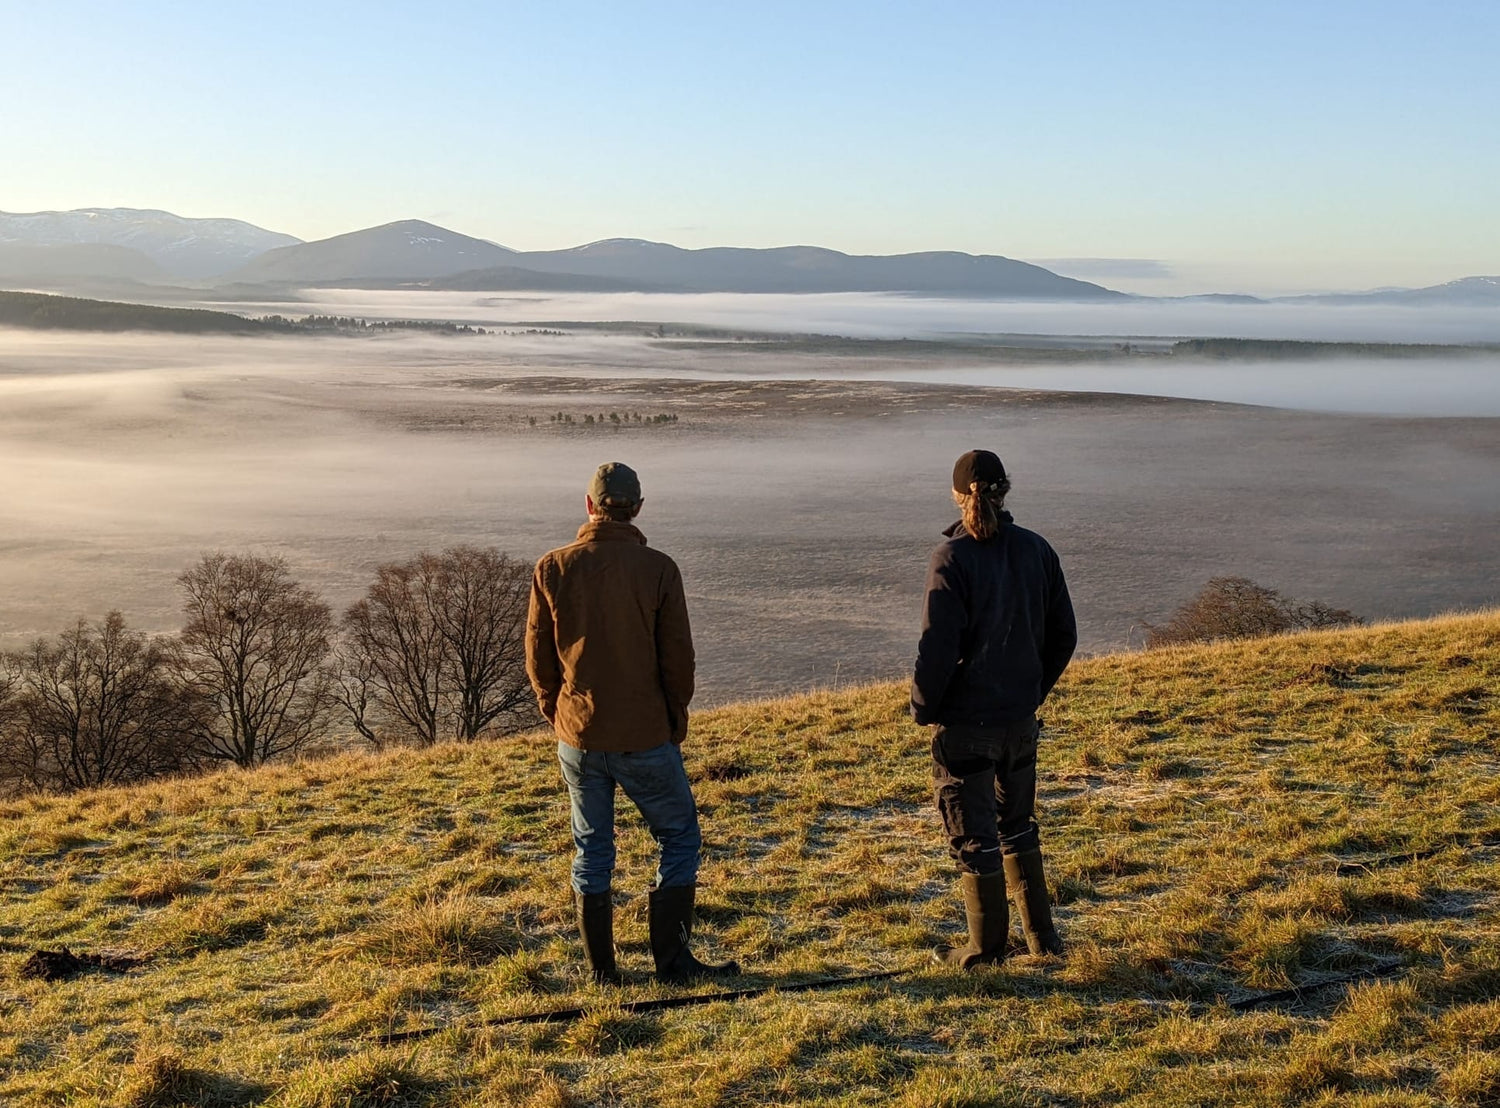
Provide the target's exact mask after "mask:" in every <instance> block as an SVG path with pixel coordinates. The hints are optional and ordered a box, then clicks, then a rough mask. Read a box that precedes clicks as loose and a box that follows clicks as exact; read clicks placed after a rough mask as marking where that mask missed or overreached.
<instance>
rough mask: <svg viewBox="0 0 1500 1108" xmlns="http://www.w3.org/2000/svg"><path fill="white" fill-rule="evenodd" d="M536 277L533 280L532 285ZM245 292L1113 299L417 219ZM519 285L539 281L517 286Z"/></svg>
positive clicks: (273, 258) (308, 250)
mask: <svg viewBox="0 0 1500 1108" xmlns="http://www.w3.org/2000/svg"><path fill="white" fill-rule="evenodd" d="M539 274H540V275H545V277H542V278H538V277H537V276H535V275H539ZM230 279H232V280H235V281H239V282H245V283H253V284H269V283H281V284H286V285H292V286H307V285H314V284H319V283H332V284H335V285H343V286H348V285H350V284H356V285H358V286H359V287H365V288H370V287H382V288H401V287H409V286H410V283H411V282H413V281H415V280H421V281H424V282H426V283H425V284H424V286H423V287H427V288H434V289H439V288H442V289H463V290H483V289H517V288H525V287H538V288H544V289H548V288H550V289H572V290H585V291H632V290H633V291H668V290H670V291H678V292H758V293H809V292H913V293H929V294H951V295H960V296H994V297H1030V298H1039V299H1040V298H1048V299H1066V300H1078V299H1091V300H1093V299H1116V298H1122V297H1123V294H1122V293H1117V292H1113V291H1111V290H1110V289H1106V288H1103V287H1102V286H1100V285H1094V284H1090V283H1089V282H1087V281H1077V280H1074V279H1072V278H1069V277H1060V276H1058V275H1057V274H1055V273H1053V272H1051V271H1050V270H1046V269H1043V268H1041V267H1040V266H1035V265H1030V264H1028V263H1026V262H1018V261H1014V260H1013V259H1010V258H1002V257H997V256H994V255H973V254H961V253H957V252H952V251H946V252H928V253H918V254H898V255H892V256H860V255H849V254H842V253H840V252H838V251H837V250H825V249H822V248H820V247H813V246H786V247H777V248H774V249H769V250H753V249H745V248H738V247H710V248H707V249H702V250H685V249H683V248H681V247H677V246H670V245H668V244H666V243H660V242H646V241H644V240H641V239H605V240H603V241H600V242H594V243H589V244H588V245H586V246H579V247H575V248H573V249H571V250H539V251H514V250H508V249H506V248H505V247H503V246H497V245H495V244H494V243H490V242H486V241H484V240H482V239H475V238H470V237H469V236H467V235H461V234H459V233H458V232H456V231H450V230H448V229H447V228H444V227H437V226H435V225H433V224H431V223H424V222H422V221H420V220H404V221H401V222H399V223H388V224H385V225H384V226H381V227H372V228H369V229H367V230H364V231H354V232H351V233H349V234H346V235H337V236H335V237H333V238H328V239H322V240H319V241H317V242H309V243H302V244H300V245H297V246H288V247H283V248H281V249H278V250H272V251H268V252H267V253H265V254H263V255H261V256H260V257H258V258H256V259H254V260H253V261H251V262H250V263H248V264H247V265H245V266H242V267H241V268H240V269H238V270H236V271H234V273H232V274H230ZM527 281H540V282H541V283H539V284H531V285H528V284H527V283H526V282H527Z"/></svg>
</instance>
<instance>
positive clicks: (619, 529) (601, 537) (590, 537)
mask: <svg viewBox="0 0 1500 1108" xmlns="http://www.w3.org/2000/svg"><path fill="white" fill-rule="evenodd" d="M578 541H579V542H635V543H640V544H641V545H642V546H645V545H646V536H645V535H643V534H641V532H640V530H639V529H638V528H637V527H636V525H635V524H633V523H621V522H620V521H619V520H615V519H591V520H589V521H588V522H587V523H585V524H584V525H583V526H582V527H580V528H579V529H578Z"/></svg>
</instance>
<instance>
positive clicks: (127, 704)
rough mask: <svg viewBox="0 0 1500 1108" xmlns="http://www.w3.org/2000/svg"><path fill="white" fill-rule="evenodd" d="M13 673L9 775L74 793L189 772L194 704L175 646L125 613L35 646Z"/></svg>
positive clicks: (7, 753)
mask: <svg viewBox="0 0 1500 1108" xmlns="http://www.w3.org/2000/svg"><path fill="white" fill-rule="evenodd" d="M11 668H12V676H11V678H10V681H9V682H8V683H9V684H10V685H11V686H12V687H11V691H10V694H9V700H10V703H11V715H12V717H13V718H11V720H10V723H9V726H8V727H7V728H6V732H7V735H6V739H7V741H6V745H5V759H4V760H5V766H4V771H5V773H6V774H7V776H10V777H11V778H12V779H13V780H14V781H16V782H18V783H24V784H25V785H29V786H30V787H32V788H37V789H58V790H64V791H71V790H74V789H86V788H94V787H96V786H100V785H117V784H128V783H130V782H134V781H142V780H145V779H147V778H150V777H155V776H159V775H161V774H164V773H172V772H177V771H180V770H183V769H185V768H188V767H189V765H190V763H191V758H190V756H189V753H188V744H189V741H190V731H191V725H192V721H193V711H192V704H191V702H190V698H189V697H188V695H187V694H186V693H185V691H184V690H183V689H182V688H181V687H180V686H179V685H178V684H177V683H176V681H175V680H174V678H173V674H172V669H171V650H170V648H169V647H168V645H167V644H165V643H163V642H162V641H161V640H159V639H153V638H148V637H147V636H145V635H143V634H141V633H139V632H133V631H130V630H128V629H127V628H126V626H125V620H124V618H123V617H122V616H121V615H120V613H119V612H110V613H109V615H108V616H106V617H105V619H104V621H103V622H102V623H99V624H94V625H90V624H89V623H88V622H87V621H86V620H82V619H80V620H79V621H78V622H77V623H76V624H75V625H74V626H73V627H71V628H69V629H68V630H67V631H65V632H63V634H62V635H60V636H59V637H58V639H57V641H56V642H49V641H47V640H45V639H39V640H37V641H36V642H34V643H33V644H32V645H31V646H30V648H28V649H27V650H25V651H24V652H22V653H21V654H19V655H17V656H15V657H14V659H12V662H11ZM3 680H4V679H3V678H0V681H3Z"/></svg>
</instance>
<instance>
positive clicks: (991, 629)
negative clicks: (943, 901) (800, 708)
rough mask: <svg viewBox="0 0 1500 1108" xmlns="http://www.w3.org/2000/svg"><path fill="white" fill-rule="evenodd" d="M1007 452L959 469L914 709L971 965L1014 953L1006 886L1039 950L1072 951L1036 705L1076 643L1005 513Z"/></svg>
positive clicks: (1045, 569) (946, 953) (936, 559)
mask: <svg viewBox="0 0 1500 1108" xmlns="http://www.w3.org/2000/svg"><path fill="white" fill-rule="evenodd" d="M1009 491H1010V479H1009V478H1008V477H1007V475H1006V473H1005V467H1004V466H1003V465H1002V464H1001V462H1000V459H999V457H997V456H996V455H995V454H992V453H991V452H990V451H988V450H971V451H969V452H968V453H967V454H965V455H963V457H961V458H959V459H958V463H957V464H956V465H955V466H954V467H953V499H954V501H955V502H956V503H957V504H958V506H959V508H960V509H961V511H962V514H963V518H962V519H961V520H960V521H959V522H958V523H955V524H954V525H953V526H952V527H950V528H948V530H947V531H945V532H944V534H946V535H947V536H948V541H947V542H945V543H943V544H942V545H941V546H939V547H938V548H937V549H936V550H935V551H933V554H932V561H931V563H930V565H929V566H928V570H927V588H926V599H925V601H924V606H923V611H922V638H921V642H920V643H919V644H918V646H917V663H916V670H915V673H914V676H913V678H912V690H911V712H912V718H914V719H915V720H916V721H917V722H918V723H920V724H928V725H933V726H934V732H933V737H932V774H933V790H934V793H935V794H936V799H937V806H938V811H939V813H940V814H941V815H942V819H943V828H944V830H945V832H946V833H947V835H948V840H949V846H950V850H951V852H952V854H953V857H954V859H955V861H957V863H958V868H959V873H960V881H961V883H962V887H963V901H964V914H965V916H966V917H967V920H968V925H969V941H968V943H967V944H966V945H964V946H957V947H939V948H938V949H937V950H936V951H934V952H933V956H934V958H936V959H937V960H938V961H940V962H944V963H947V964H950V965H954V966H959V967H961V968H963V969H969V968H971V967H973V966H976V965H982V964H985V963H995V962H999V961H1001V960H1002V959H1003V958H1004V957H1005V947H1006V940H1007V937H1008V934H1009V930H1010V919H1009V912H1008V909H1007V905H1006V891H1007V889H1009V894H1010V897H1011V899H1012V900H1014V902H1015V906H1016V914H1017V915H1018V916H1019V918H1020V922H1021V927H1022V930H1023V931H1024V932H1025V935H1026V944H1027V947H1028V948H1029V949H1030V951H1031V953H1033V954H1053V955H1061V954H1062V952H1063V945H1062V939H1061V938H1060V937H1059V935H1058V933H1057V929H1056V927H1054V925H1053V923H1052V911H1051V908H1050V906H1049V901H1048V895H1047V884H1046V879H1045V876H1044V874H1043V871H1042V846H1041V838H1040V834H1039V832H1038V829H1037V822H1036V816H1035V800H1036V755H1037V739H1038V737H1039V736H1040V733H1041V725H1040V723H1039V722H1038V720H1037V717H1036V713H1037V709H1038V708H1039V707H1041V704H1042V701H1044V700H1046V699H1047V694H1048V693H1049V692H1051V691H1052V686H1053V685H1055V684H1056V683H1057V679H1058V678H1059V677H1061V676H1062V672H1063V670H1064V669H1065V668H1067V665H1068V660H1069V659H1070V658H1072V656H1073V650H1074V648H1075V647H1076V646H1077V645H1078V628H1077V625H1076V623H1075V622H1074V619H1073V604H1072V601H1071V600H1070V599H1069V597H1068V586H1067V583H1066V582H1065V581H1064V580H1063V572H1062V565H1061V564H1060V563H1059V562H1058V559H1057V554H1056V553H1055V552H1054V551H1053V549H1052V547H1051V546H1049V545H1048V543H1047V540H1046V539H1044V538H1042V536H1040V535H1038V534H1036V533H1035V532H1033V531H1027V530H1026V529H1024V528H1022V527H1017V526H1016V525H1015V523H1014V522H1012V519H1011V515H1010V513H1009V512H1007V511H1006V510H1005V496H1006V494H1007V493H1008V492H1009Z"/></svg>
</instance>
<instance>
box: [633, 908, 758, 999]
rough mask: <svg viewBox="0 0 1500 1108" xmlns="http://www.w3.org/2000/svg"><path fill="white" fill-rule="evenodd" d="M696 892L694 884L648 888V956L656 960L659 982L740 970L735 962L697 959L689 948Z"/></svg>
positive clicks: (730, 975) (685, 979)
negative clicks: (668, 887)
mask: <svg viewBox="0 0 1500 1108" xmlns="http://www.w3.org/2000/svg"><path fill="white" fill-rule="evenodd" d="M697 895H698V888H697V886H696V885H679V886H677V887H676V888H671V889H652V890H651V896H650V900H649V912H648V918H649V921H650V930H651V956H652V957H653V958H655V959H656V978H657V980H658V981H665V982H668V983H671V984H681V983H682V982H684V981H691V980H692V979H693V978H695V977H734V976H736V975H737V974H738V973H739V972H740V964H739V963H738V962H734V961H729V962H725V963H723V964H722V965H712V964H710V963H708V962H700V961H698V959H697V958H694V957H693V952H692V951H691V950H689V949H688V942H689V941H690V940H691V939H692V937H693V902H694V900H696V899H697Z"/></svg>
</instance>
